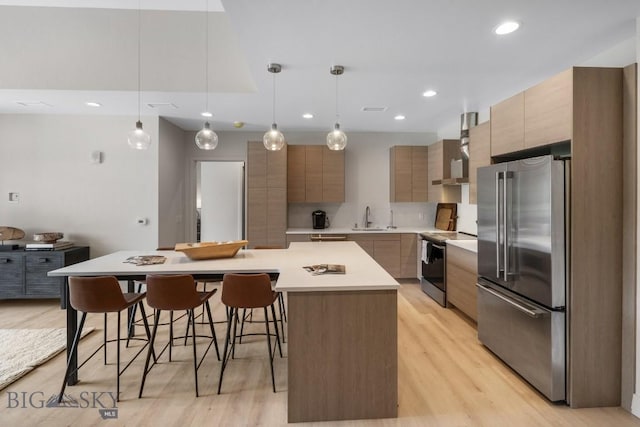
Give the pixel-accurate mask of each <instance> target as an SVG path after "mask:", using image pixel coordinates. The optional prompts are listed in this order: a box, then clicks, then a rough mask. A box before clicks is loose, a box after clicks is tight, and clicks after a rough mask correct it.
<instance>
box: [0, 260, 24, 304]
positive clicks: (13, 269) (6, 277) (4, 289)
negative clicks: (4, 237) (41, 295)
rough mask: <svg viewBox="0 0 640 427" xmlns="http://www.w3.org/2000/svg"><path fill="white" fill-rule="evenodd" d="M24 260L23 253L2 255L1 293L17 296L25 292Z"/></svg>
mask: <svg viewBox="0 0 640 427" xmlns="http://www.w3.org/2000/svg"><path fill="white" fill-rule="evenodd" d="M23 283H24V261H23V258H22V255H21V254H20V255H8V254H7V255H0V294H1V295H2V296H6V297H9V298H11V297H17V296H19V295H21V294H23Z"/></svg>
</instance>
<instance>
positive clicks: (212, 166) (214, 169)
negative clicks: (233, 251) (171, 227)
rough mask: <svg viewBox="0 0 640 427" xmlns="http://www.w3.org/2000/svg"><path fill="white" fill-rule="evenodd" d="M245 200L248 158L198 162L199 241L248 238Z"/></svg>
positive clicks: (197, 224) (197, 238) (197, 214)
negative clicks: (246, 235) (245, 159)
mask: <svg viewBox="0 0 640 427" xmlns="http://www.w3.org/2000/svg"><path fill="white" fill-rule="evenodd" d="M244 200H245V197H244V162H234V161H200V162H198V165H197V185H196V216H197V219H196V241H198V242H210V241H216V242H226V241H229V240H242V239H244V216H245V206H244Z"/></svg>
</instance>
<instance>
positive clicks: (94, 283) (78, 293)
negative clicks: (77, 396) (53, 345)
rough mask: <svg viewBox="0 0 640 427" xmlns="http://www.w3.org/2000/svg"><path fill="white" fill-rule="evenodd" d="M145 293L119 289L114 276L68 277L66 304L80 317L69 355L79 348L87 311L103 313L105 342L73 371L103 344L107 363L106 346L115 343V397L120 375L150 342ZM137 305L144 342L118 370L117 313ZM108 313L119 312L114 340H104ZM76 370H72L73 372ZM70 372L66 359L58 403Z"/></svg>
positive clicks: (118, 398) (117, 395) (93, 354)
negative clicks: (80, 314)
mask: <svg viewBox="0 0 640 427" xmlns="http://www.w3.org/2000/svg"><path fill="white" fill-rule="evenodd" d="M144 297H145V294H144V293H124V294H123V293H122V290H121V289H120V283H118V279H116V278H115V277H113V276H99V277H69V303H70V304H71V306H72V307H73V308H75V309H76V310H78V311H80V312H82V317H81V318H80V325H79V326H78V330H77V331H76V335H75V337H74V338H73V344H72V346H71V352H70V353H69V354H73V353H74V352H76V351H77V350H78V342H79V341H80V337H81V336H82V328H83V326H84V321H85V319H86V318H87V313H104V325H105V332H104V342H103V343H102V345H101V346H100V347H98V349H97V350H96V351H94V352H93V353H92V354H91V356H89V357H88V358H87V359H86V360H85V361H84V362H82V364H80V366H78V368H77V369H76V371H77V370H78V369H80V368H82V367H83V366H84V364H85V363H87V362H88V361H89V359H91V358H92V357H93V356H95V355H96V354H97V353H98V351H100V349H101V348H103V347H104V349H105V352H104V358H105V360H104V363H105V365H106V364H107V352H106V347H107V343H109V342H114V341H115V342H117V344H118V347H117V348H118V350H117V362H116V370H117V371H116V372H117V380H116V399H117V400H120V375H121V374H122V373H123V372H124V371H125V370H126V369H127V368H128V367H129V365H131V363H132V362H133V361H134V360H135V359H136V357H138V355H139V354H140V353H142V351H143V350H144V348H145V347H146V346H147V345H148V344H149V340H150V333H149V324H148V323H147V316H146V315H145V312H144V304H143V303H142V301H143V300H144ZM136 304H137V305H138V306H139V307H140V313H141V314H142V319H143V320H144V327H145V330H146V332H147V340H146V341H147V342H146V343H145V345H144V346H143V347H142V348H141V349H140V350H139V351H138V352H137V353H136V355H135V356H133V358H132V359H131V360H130V361H129V363H128V364H127V366H125V367H124V369H122V371H121V370H120V341H124V340H125V339H124V338H122V339H121V338H120V313H121V312H122V311H123V310H126V309H128V308H130V307H133V306H135V305H136ZM107 313H118V333H117V339H115V340H107ZM149 354H153V356H154V359H155V353H153V352H150V353H149ZM73 372H75V371H73ZM73 372H72V371H71V364H70V363H68V362H67V369H66V371H65V374H64V380H63V381H62V388H61V389H60V394H59V395H58V403H60V402H62V399H63V398H64V390H65V388H66V386H67V379H68V378H69V375H71V374H72V373H73Z"/></svg>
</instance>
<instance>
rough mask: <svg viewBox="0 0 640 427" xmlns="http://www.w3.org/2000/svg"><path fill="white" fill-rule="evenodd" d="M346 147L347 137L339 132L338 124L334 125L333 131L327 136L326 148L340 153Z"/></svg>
mask: <svg viewBox="0 0 640 427" xmlns="http://www.w3.org/2000/svg"><path fill="white" fill-rule="evenodd" d="M346 146H347V135H346V134H345V133H344V132H343V131H341V130H340V124H338V123H336V124H335V126H334V128H333V130H332V131H331V132H329V133H328V134H327V147H329V149H330V150H334V151H340V150H344V148H345V147H346Z"/></svg>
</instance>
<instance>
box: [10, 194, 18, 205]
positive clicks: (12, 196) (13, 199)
mask: <svg viewBox="0 0 640 427" xmlns="http://www.w3.org/2000/svg"><path fill="white" fill-rule="evenodd" d="M9 201H10V202H14V203H17V202H19V201H20V194H19V193H9Z"/></svg>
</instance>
